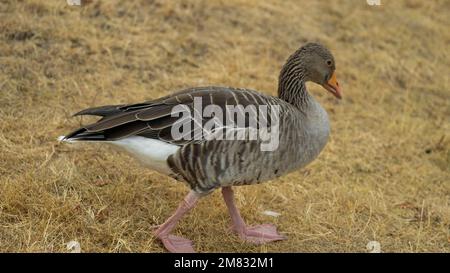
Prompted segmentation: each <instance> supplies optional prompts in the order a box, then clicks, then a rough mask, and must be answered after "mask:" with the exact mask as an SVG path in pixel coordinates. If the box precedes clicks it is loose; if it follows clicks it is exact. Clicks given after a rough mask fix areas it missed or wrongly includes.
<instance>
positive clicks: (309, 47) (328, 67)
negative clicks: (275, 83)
mask: <svg viewBox="0 0 450 273" xmlns="http://www.w3.org/2000/svg"><path fill="white" fill-rule="evenodd" d="M335 70H336V64H335V61H334V57H333V54H331V52H330V51H329V50H328V49H327V48H326V47H325V46H323V45H321V44H318V43H307V44H305V45H304V46H302V47H301V48H299V49H298V50H297V51H296V52H295V53H294V54H292V55H291V56H290V57H289V59H288V60H287V62H286V64H285V65H284V67H283V69H282V71H281V74H280V86H281V87H283V88H280V89H281V90H284V89H288V88H286V86H292V82H294V81H297V82H298V83H300V85H303V84H304V83H305V82H308V81H312V82H314V83H317V84H319V85H321V86H322V87H323V88H325V89H326V90H327V91H329V92H330V93H331V94H333V95H334V96H335V97H336V98H338V99H341V98H342V88H341V87H340V86H339V83H338V81H337V78H336V71H335Z"/></svg>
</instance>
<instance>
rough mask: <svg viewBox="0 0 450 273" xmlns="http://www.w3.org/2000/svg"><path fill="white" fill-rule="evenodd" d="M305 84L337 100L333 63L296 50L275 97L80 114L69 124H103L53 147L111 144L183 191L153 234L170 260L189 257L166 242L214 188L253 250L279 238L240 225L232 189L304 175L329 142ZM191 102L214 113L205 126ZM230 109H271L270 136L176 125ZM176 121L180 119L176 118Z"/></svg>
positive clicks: (228, 93) (180, 241)
mask: <svg viewBox="0 0 450 273" xmlns="http://www.w3.org/2000/svg"><path fill="white" fill-rule="evenodd" d="M308 81H311V82H314V83H317V84H319V85H322V86H323V87H324V88H325V89H326V90H328V91H329V92H331V93H332V94H333V95H334V96H335V97H337V98H338V99H340V98H341V88H340V86H339V84H338V82H337V80H336V74H335V61H334V58H333V55H332V54H331V52H330V51H329V50H328V49H326V48H325V47H324V46H322V45H320V44H317V43H308V44H306V45H304V46H302V47H301V48H299V49H298V50H297V51H295V52H294V53H293V54H292V55H291V56H290V57H289V58H288V60H287V61H286V63H285V65H284V66H283V67H282V70H281V73H280V75H279V85H278V97H273V96H268V95H264V94H261V93H258V92H256V91H253V90H248V89H237V88H229V87H198V88H189V89H186V90H182V91H180V92H177V93H175V94H172V95H169V96H165V97H162V98H159V99H155V100H152V101H147V102H143V103H137V104H129V105H109V106H101V107H95V108H89V109H86V110H83V111H81V112H79V113H77V114H75V116H78V115H94V116H100V117H102V118H101V119H100V120H98V121H97V122H95V123H93V124H90V125H87V126H83V127H82V128H79V129H77V130H75V131H73V132H71V133H70V134H68V135H66V136H62V137H60V138H59V139H60V141H63V142H79V141H84V142H102V143H108V144H112V145H114V146H117V147H120V148H122V149H123V150H124V151H126V152H128V153H129V154H131V155H132V156H133V157H135V158H137V159H138V160H139V161H140V162H141V163H143V164H144V165H145V166H147V167H148V168H150V169H153V170H156V171H158V172H160V173H163V174H166V175H169V176H171V177H173V178H175V179H177V180H179V181H182V182H185V183H186V184H187V186H189V188H190V192H189V193H188V194H187V196H186V197H185V198H184V200H183V201H182V202H181V204H180V205H179V207H178V209H177V210H176V211H175V212H174V214H173V215H172V216H171V217H169V218H168V219H167V220H166V221H165V222H164V223H163V224H162V225H160V226H159V227H158V229H157V230H156V231H155V233H154V234H155V236H156V237H157V238H159V239H160V240H161V241H162V243H163V245H164V246H165V248H166V249H167V250H168V251H170V252H194V249H193V244H192V242H191V241H190V240H188V239H185V238H182V237H178V236H175V235H172V234H171V231H172V230H173V229H174V227H175V225H176V224H177V222H178V221H179V220H180V219H181V218H182V217H183V215H185V214H186V213H187V212H188V211H189V210H191V209H192V208H193V207H194V206H195V204H196V203H197V201H198V200H199V199H200V198H201V197H203V196H205V195H207V194H208V193H210V192H212V191H213V190H215V189H218V188H221V189H222V195H223V199H224V201H225V204H226V206H227V207H228V211H229V213H230V216H231V221H232V230H233V231H234V232H236V233H237V234H238V235H239V237H240V238H242V239H243V240H245V241H248V242H252V243H258V244H260V243H267V242H271V241H278V240H283V239H285V236H283V235H281V234H279V233H278V232H277V229H276V227H275V226H274V225H271V224H263V225H257V226H247V225H246V224H245V222H244V220H243V219H242V217H241V215H240V213H239V210H238V209H237V207H236V204H235V202H234V195H233V190H232V186H238V185H251V184H257V183H261V182H263V181H267V180H270V179H273V178H276V177H278V176H281V175H283V174H286V173H288V172H291V171H294V170H296V169H298V168H301V167H304V166H305V165H306V164H308V163H309V162H311V161H312V160H314V159H315V158H316V157H317V156H318V155H319V153H320V152H321V150H322V149H323V148H324V146H325V144H326V143H327V141H328V136H329V131H330V127H329V121H328V116H327V113H326V111H325V110H324V109H323V108H322V106H321V105H320V104H319V103H318V102H317V101H316V100H315V99H314V98H313V97H312V96H311V95H310V94H309V93H308V92H307V90H306V86H305V83H306V82H308ZM198 101H200V102H201V106H202V107H203V108H204V109H205V111H206V109H207V108H208V106H214V107H216V108H214V109H213V110H214V111H212V112H214V113H213V114H211V113H210V115H209V117H211V118H210V119H206V118H204V117H205V116H206V115H204V113H203V116H200V119H199V118H198V116H197V117H196V114H198V113H197V112H198V110H197V109H196V106H195V104H196V102H198ZM237 105H240V106H243V107H245V108H240V109H241V110H242V109H245V111H247V110H248V109H250V110H248V111H247V112H246V113H244V116H246V115H247V116H249V115H252V114H257V113H256V111H255V109H256V108H258V109H262V108H263V107H264V106H265V107H269V108H270V109H272V110H273V109H275V108H276V109H278V111H272V110H270V111H267V113H268V114H267V116H264V117H263V115H261V117H260V118H261V120H263V119H265V120H264V121H265V124H266V127H267V128H269V129H270V130H269V129H267V130H266V131H265V132H266V139H263V137H262V136H263V134H261V137H256V138H253V139H250V138H246V137H248V135H249V134H250V132H251V129H255V128H256V129H262V127H263V126H262V125H261V124H264V123H258V125H257V126H254V124H253V123H250V122H248V121H247V120H245V122H244V123H241V124H240V125H239V124H238V126H236V128H237V130H235V131H234V132H236V131H242V132H245V134H244V138H236V137H235V138H226V139H224V138H218V137H216V138H214V137H213V138H207V137H199V136H198V132H197V133H196V132H195V129H192V128H190V126H187V127H186V128H185V127H182V126H181V125H180V124H182V125H183V126H184V125H192V124H193V125H194V127H195V125H198V126H206V123H207V122H208V121H210V120H212V119H213V117H214V118H218V117H219V116H220V115H219V114H218V113H219V112H220V111H223V112H227V110H228V109H229V106H237ZM177 106H182V107H181V108H183V109H184V110H185V111H186V113H187V112H189V113H192V112H194V117H192V115H186V116H185V115H184V112H182V111H178V112H177V111H174V109H175V108H177ZM247 106H254V108H252V107H250V108H248V107H247ZM210 112H211V109H210ZM258 113H261V112H258ZM177 114H178V115H177ZM180 114H183V115H182V116H181V117H180ZM241 114H242V113H241ZM227 117H229V115H227ZM234 117H235V116H234ZM180 120H183V121H184V122H182V123H181V122H179V121H180ZM219 121H220V119H219ZM215 122H217V120H215ZM215 124H216V123H215ZM227 124H228V123H227ZM222 125H223V124H222ZM267 125H269V126H267ZM175 127H176V128H175ZM213 127H214V126H213ZM180 128H181V129H186V130H180ZM217 128H220V130H217V131H214V132H218V131H221V130H223V129H224V128H225V127H220V126H218V127H217ZM236 128H235V129H236ZM275 129H277V130H275ZM202 130H203V128H201V130H200V132H202ZM231 131H232V132H233V130H231ZM275 131H276V132H277V135H276V137H277V140H276V143H277V144H276V145H274V146H273V147H272V149H263V145H262V144H264V143H267V134H272V133H273V132H275ZM174 132H175V133H174ZM180 132H181V133H180ZM210 132H211V131H210ZM176 133H180V134H181V136H182V137H180V135H177V134H176ZM227 134H228V133H227ZM200 135H202V134H200ZM186 136H188V137H186ZM209 136H211V135H209Z"/></svg>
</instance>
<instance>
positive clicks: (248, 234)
mask: <svg viewBox="0 0 450 273" xmlns="http://www.w3.org/2000/svg"><path fill="white" fill-rule="evenodd" d="M233 230H234V231H235V232H237V233H238V234H239V237H241V238H242V239H243V240H245V241H248V242H251V243H254V244H264V243H268V242H274V241H281V240H285V239H286V236H284V235H281V234H279V233H278V231H277V228H276V226H274V225H272V224H262V225H258V226H252V227H244V228H242V229H241V230H236V229H235V228H233Z"/></svg>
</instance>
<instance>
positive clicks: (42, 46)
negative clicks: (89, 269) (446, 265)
mask: <svg viewBox="0 0 450 273" xmlns="http://www.w3.org/2000/svg"><path fill="white" fill-rule="evenodd" d="M65 2H66V1H63V0H58V1H56V0H53V1H38V0H27V1H8V0H7V1H0V18H1V19H0V71H1V72H0V92H1V93H0V128H1V132H0V145H1V150H0V175H1V177H0V250H1V251H5V252H12V251H21V252H22V251H23V252H36V251H45V252H64V251H66V247H65V245H66V243H67V242H68V241H70V240H78V241H80V242H81V245H82V248H83V251H90V252H97V251H98V252H128V251H133V252H134V251H136V252H160V251H164V250H163V248H162V246H161V245H160V244H159V243H158V242H157V241H155V238H154V237H153V236H152V229H151V227H152V226H154V225H157V224H159V223H161V222H162V221H164V220H165V218H166V217H167V216H168V215H169V214H170V213H171V212H172V211H173V209H174V208H175V207H176V206H177V204H178V202H179V201H180V200H181V199H182V197H183V196H184V194H185V193H186V192H187V189H186V187H185V186H184V185H183V184H181V183H175V182H174V181H173V180H171V179H169V178H167V177H165V176H162V175H159V174H157V173H155V172H152V171H149V170H146V169H143V168H141V167H140V166H139V165H138V164H135V161H134V160H132V159H131V158H129V157H127V156H126V155H123V154H120V153H117V152H115V151H113V150H110V149H109V148H105V147H102V146H80V147H79V148H74V147H73V146H67V145H59V144H57V143H56V141H55V138H56V137H57V136H58V135H61V134H63V133H65V132H67V131H69V130H71V129H73V128H75V127H76V126H78V125H79V124H80V122H81V121H80V120H78V119H71V118H70V115H71V114H72V113H74V112H76V111H78V110H80V109H83V108H86V107H91V106H95V105H103V104H115V103H128V102H129V103H131V102H138V101H141V100H147V99H152V98H157V97H159V96H162V95H164V94H167V93H169V92H171V91H174V90H177V89H180V88H184V87H189V86H198V85H209V84H214V85H228V86H236V87H248V88H253V89H257V90H261V91H263V92H266V93H268V94H276V86H277V83H276V81H277V75H278V71H279V69H280V67H281V65H282V64H283V62H284V60H285V59H286V58H287V56H288V55H289V54H290V53H291V52H292V51H294V50H295V49H297V48H298V47H299V46H300V45H301V44H303V43H304V42H305V41H309V40H314V41H321V42H323V43H324V44H326V45H327V46H328V47H329V48H331V49H332V51H333V52H334V55H335V57H336V59H337V65H338V78H339V79H340V81H341V84H342V85H343V86H344V88H345V89H344V95H345V99H344V100H343V101H341V102H337V101H336V100H335V99H333V98H332V97H331V96H330V95H329V94H327V93H326V92H325V91H324V90H322V89H321V88H320V87H317V86H314V85H310V86H309V88H310V90H311V92H312V93H313V94H314V95H315V96H316V97H318V100H320V101H321V102H322V104H323V105H324V106H325V108H326V109H327V110H328V112H329V114H330V117H331V123H332V127H333V130H332V136H331V140H330V142H329V143H328V145H327V147H326V149H325V150H324V151H323V153H322V154H321V156H320V157H319V159H318V160H316V161H315V162H314V163H313V164H311V165H310V166H308V167H307V168H306V169H304V170H300V171H298V172H295V173H292V174H289V175H287V176H285V177H283V178H281V179H278V180H277V181H272V182H270V183H266V184H263V185H259V186H250V187H241V188H237V192H238V196H237V198H238V205H239V207H240V208H241V209H242V214H243V216H244V217H245V218H246V219H247V221H248V222H249V223H261V222H274V223H276V224H277V225H278V226H279V228H280V230H281V231H283V232H285V233H286V234H287V235H288V236H289V240H286V241H283V242H278V243H274V244H269V245H263V246H254V245H250V244H246V243H242V242H241V241H240V240H239V239H238V238H237V237H236V236H234V235H233V234H230V233H229V232H227V227H228V225H229V219H228V215H227V212H226V208H225V206H224V204H223V202H222V200H221V196H220V194H219V192H215V193H213V194H212V195H210V196H209V197H208V198H205V199H204V200H203V201H201V202H200V204H199V206H198V207H197V208H196V209H195V210H194V211H193V212H192V213H191V214H190V215H189V216H188V217H186V218H185V220H183V221H182V222H181V223H180V225H179V228H178V229H177V233H179V234H183V236H186V237H187V238H190V239H193V240H194V241H195V243H196V248H197V250H198V251H202V252H218V251H231V252H244V251H245V252H247V251H248V252H267V251H269V252H291V251H292V252H365V251H366V249H365V246H366V244H367V242H369V241H371V240H377V241H379V242H380V243H381V246H382V250H383V251H385V252H438V251H439V252H441V251H442V252H449V251H450V88H449V67H450V60H449V56H450V52H449V48H450V47H449V44H450V32H448V26H449V25H450V22H449V17H448V12H447V11H448V10H449V9H450V5H449V2H448V1H445V0H441V1H419V0H414V1H413V0H408V1H406V0H402V1H400V0H399V1H387V0H382V3H383V6H382V7H370V6H368V5H367V4H366V3H365V1H364V0H354V1H276V0H271V1H256V0H252V1H247V0H245V1H244V0H229V1H206V0H205V1H182V2H181V1H179V2H175V1H162V0H161V1H160V0H155V1H144V0H141V1H138V0H135V1H119V0H114V1H94V3H93V4H91V5H88V6H86V7H82V8H80V7H69V6H67V5H66V3H65ZM83 122H86V120H84V121H83ZM267 209H269V210H274V211H278V212H281V213H282V215H281V216H280V217H279V218H271V217H269V216H265V215H263V214H261V213H260V212H261V211H263V210H267Z"/></svg>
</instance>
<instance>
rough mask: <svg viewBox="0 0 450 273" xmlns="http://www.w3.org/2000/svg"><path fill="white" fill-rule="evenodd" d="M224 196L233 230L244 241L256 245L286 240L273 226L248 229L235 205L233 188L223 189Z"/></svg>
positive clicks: (265, 225)
mask: <svg viewBox="0 0 450 273" xmlns="http://www.w3.org/2000/svg"><path fill="white" fill-rule="evenodd" d="M222 195H223V199H224V200H225V203H226V204H227V207H228V211H229V212H230V216H231V221H232V222H233V226H232V229H233V231H235V232H236V233H237V234H238V235H239V237H241V238H242V239H244V240H246V241H249V242H252V243H255V244H263V243H267V242H272V241H279V240H284V239H286V237H285V236H283V235H280V234H279V233H278V232H277V228H276V227H275V226H274V225H272V224H263V225H258V226H253V227H247V226H246V225H245V223H244V220H243V219H242V217H241V214H240V213H239V210H238V209H237V207H236V205H235V204H234V194H233V190H232V189H231V187H224V188H222Z"/></svg>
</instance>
